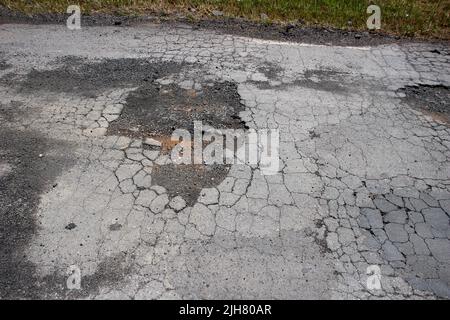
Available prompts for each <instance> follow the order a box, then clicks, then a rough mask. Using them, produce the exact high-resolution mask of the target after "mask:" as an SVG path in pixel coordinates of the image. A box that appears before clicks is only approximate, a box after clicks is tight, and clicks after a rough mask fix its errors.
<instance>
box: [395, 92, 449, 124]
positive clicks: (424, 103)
mask: <svg viewBox="0 0 450 320" xmlns="http://www.w3.org/2000/svg"><path fill="white" fill-rule="evenodd" d="M399 91H400V92H402V93H404V94H405V95H406V96H405V98H403V100H404V101H406V103H407V104H408V105H409V106H411V107H413V108H415V109H418V110H421V111H424V112H425V113H428V114H430V115H431V116H432V117H437V118H438V119H440V120H444V121H446V122H447V123H448V124H450V87H446V86H443V85H424V84H419V85H415V86H407V87H405V88H402V89H400V90H399Z"/></svg>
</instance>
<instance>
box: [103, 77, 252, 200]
mask: <svg viewBox="0 0 450 320" xmlns="http://www.w3.org/2000/svg"><path fill="white" fill-rule="evenodd" d="M242 110H244V107H243V105H242V104H241V102H240V96H239V94H238V91H237V86H236V84H234V83H231V82H221V83H212V84H210V85H207V86H203V87H202V88H201V89H199V90H194V89H184V88H181V87H180V86H178V85H177V84H174V83H172V84H169V85H160V84H159V83H157V82H151V83H147V84H144V85H142V86H141V87H139V88H138V89H137V90H135V91H133V92H131V93H130V94H129V95H128V97H127V99H126V103H125V104H124V108H123V110H122V113H121V115H120V117H119V118H118V119H117V120H115V121H113V122H111V123H110V125H109V127H108V131H107V134H108V135H118V136H128V137H135V138H142V139H145V138H149V137H151V138H153V139H155V140H158V141H159V142H160V143H161V152H162V153H166V154H169V153H170V152H171V149H172V147H173V146H174V142H173V140H171V136H172V133H173V132H174V131H175V130H178V129H185V130H187V131H188V132H189V133H190V134H192V135H193V133H194V121H201V122H202V125H204V126H210V127H212V128H214V129H246V125H245V123H244V122H243V121H242V120H241V119H240V118H239V112H240V111H242ZM175 144H176V142H175ZM204 146H205V144H204ZM229 169H230V166H229V165H226V164H212V165H211V164H163V165H156V164H155V165H154V166H153V171H152V184H154V185H159V186H162V187H164V188H165V189H166V190H167V192H168V194H169V195H170V196H171V197H175V196H181V197H183V199H184V200H185V201H186V203H187V204H188V205H193V204H194V203H195V201H196V200H197V198H198V196H199V194H200V192H201V190H202V189H203V188H210V187H214V186H217V185H219V184H220V183H221V182H222V181H223V180H224V179H225V177H226V176H227V174H228V171H229Z"/></svg>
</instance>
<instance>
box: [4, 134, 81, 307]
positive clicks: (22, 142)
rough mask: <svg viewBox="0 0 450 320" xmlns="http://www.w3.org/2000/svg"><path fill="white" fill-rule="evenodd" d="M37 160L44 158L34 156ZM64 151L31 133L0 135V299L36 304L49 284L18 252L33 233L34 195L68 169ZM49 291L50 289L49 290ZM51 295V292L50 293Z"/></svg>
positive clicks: (69, 162) (61, 146) (70, 161)
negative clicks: (0, 169) (1, 168)
mask: <svg viewBox="0 0 450 320" xmlns="http://www.w3.org/2000/svg"><path fill="white" fill-rule="evenodd" d="M40 154H43V155H44V156H41V157H40V156H39V155H40ZM70 155H71V152H70V147H69V146H68V145H65V144H63V143H62V142H59V141H55V140H51V139H48V138H46V137H43V136H41V135H40V134H38V133H36V132H20V131H17V130H14V131H13V130H8V129H0V163H6V164H8V166H9V167H10V168H11V170H9V171H7V172H6V174H2V175H0V297H2V298H8V299H10V298H37V297H41V296H42V295H43V294H45V292H46V290H47V288H50V287H52V286H53V284H48V285H47V284H46V285H45V286H44V285H42V284H43V282H44V283H45V282H46V281H50V282H51V280H50V279H47V280H44V279H39V277H38V276H37V275H36V273H35V266H34V265H33V264H32V263H30V262H29V261H28V260H27V259H26V257H25V255H24V250H25V249H26V247H27V246H28V244H29V242H30V241H31V238H32V236H33V235H34V233H35V232H36V231H37V229H38V225H37V222H36V218H35V216H36V212H37V209H38V205H39V200H40V195H41V194H42V193H44V192H46V191H48V190H50V189H51V188H52V186H53V184H54V181H55V179H56V177H57V176H59V175H60V174H61V173H62V171H63V170H65V169H67V168H68V167H70V166H71V165H72V164H73V159H72V158H71V156H70ZM49 290H50V289H49ZM50 292H51V291H50Z"/></svg>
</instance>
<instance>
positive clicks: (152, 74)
mask: <svg viewBox="0 0 450 320" xmlns="http://www.w3.org/2000/svg"><path fill="white" fill-rule="evenodd" d="M55 66H56V67H55V68H54V69H51V70H35V69H34V70H32V71H31V72H30V73H28V74H27V76H26V77H25V79H24V80H21V79H20V78H19V77H17V76H14V75H13V74H9V75H8V77H3V78H2V82H3V83H5V84H7V85H9V86H11V87H15V86H17V85H15V84H16V83H17V82H19V83H20V91H22V92H31V93H32V92H36V91H41V90H42V91H47V92H56V93H72V94H79V95H82V96H87V97H95V96H96V95H98V94H100V93H101V92H103V91H104V90H105V89H111V88H124V87H130V86H136V85H142V84H143V83H146V82H152V81H154V80H155V79H157V78H160V77H164V76H166V75H168V74H172V73H175V72H179V71H180V69H181V68H182V66H181V65H180V64H177V63H164V62H159V63H155V62H151V61H148V60H146V59H104V60H100V61H98V62H94V63H92V62H89V61H88V60H86V59H82V58H78V57H73V56H69V57H65V58H62V59H59V60H58V61H56V63H55Z"/></svg>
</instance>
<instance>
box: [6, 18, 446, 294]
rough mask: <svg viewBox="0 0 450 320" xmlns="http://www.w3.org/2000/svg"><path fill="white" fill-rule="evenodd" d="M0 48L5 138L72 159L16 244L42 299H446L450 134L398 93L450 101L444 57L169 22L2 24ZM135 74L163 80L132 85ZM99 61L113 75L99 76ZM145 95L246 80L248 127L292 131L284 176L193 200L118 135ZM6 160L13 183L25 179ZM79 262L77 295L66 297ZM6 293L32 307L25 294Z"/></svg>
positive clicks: (245, 171) (229, 179) (241, 169)
mask: <svg viewBox="0 0 450 320" xmlns="http://www.w3.org/2000/svg"><path fill="white" fill-rule="evenodd" d="M100 35H101V37H100ZM0 43H1V46H2V51H3V55H4V62H2V63H3V64H4V65H8V68H2V69H1V70H0V76H2V80H1V81H0V93H1V94H0V99H1V100H0V107H1V108H0V110H1V112H0V123H1V125H2V126H4V127H6V128H8V129H9V130H16V131H17V132H25V133H27V132H39V133H40V134H41V135H43V136H46V137H52V138H53V139H57V140H58V143H64V144H66V145H67V146H70V150H71V158H72V159H75V160H74V161H73V162H74V163H73V164H72V165H71V166H70V168H68V169H66V170H63V171H62V172H60V174H59V176H58V177H56V178H55V179H54V180H49V181H47V182H46V183H47V184H50V185H49V186H48V188H47V189H45V190H46V191H45V192H42V193H41V194H40V198H39V201H38V203H36V204H35V205H36V210H34V211H33V212H32V214H33V215H35V224H36V228H35V229H32V230H30V234H28V235H26V236H27V239H28V240H27V242H26V245H24V246H23V247H20V248H19V247H18V248H15V250H19V252H18V254H21V255H23V256H24V259H26V261H28V262H29V264H31V265H32V266H33V267H32V268H31V269H30V270H32V272H33V273H34V274H33V278H32V279H33V281H34V282H35V287H34V289H33V290H34V291H35V294H36V295H37V296H39V297H42V298H67V297H88V298H91V299H105V298H124V299H171V298H215V299H220V298H234V299H240V298H245V299H256V298H258V299H260V298H265V299H271V298H278V299H283V298H290V299H299V298H331V299H341V298H350V299H372V298H373V299H377V298H388V299H398V298H427V299H432V298H449V297H450V224H449V219H450V218H449V215H450V169H449V168H450V166H449V162H450V161H449V160H450V128H449V124H448V123H447V122H445V121H444V120H443V119H442V118H441V117H439V116H438V115H436V114H430V113H424V112H422V111H420V110H418V109H417V108H412V107H411V106H409V105H408V103H407V102H406V101H405V100H404V96H405V94H404V93H402V91H401V90H399V89H401V88H403V87H406V86H414V85H417V84H424V85H430V86H433V85H440V86H446V87H448V86H449V85H450V72H449V70H450V68H449V67H450V58H449V54H448V52H447V51H446V49H445V48H444V47H442V46H439V45H437V44H402V45H401V46H400V45H386V46H378V47H371V48H364V47H363V48H351V47H335V46H314V45H302V44H294V43H282V42H271V41H264V40H256V39H249V38H242V37H238V36H230V35H220V34H215V33H213V32H205V31H196V30H192V29H189V28H172V27H169V26H164V27H161V26H145V27H144V26H141V27H130V28H119V27H86V28H83V29H82V30H81V31H79V32H70V31H68V30H66V29H65V28H64V27H63V26H33V25H21V26H12V25H3V26H1V29H0ZM70 56H74V57H75V58H76V59H73V58H70ZM68 57H69V58H68ZM136 59H137V60H136ZM105 61H106V62H105ZM114 61H115V62H114ZM130 61H134V62H131V63H130ZM136 61H146V62H147V63H148V64H149V65H152V66H153V67H152V68H151V70H150V69H148V70H147V69H145V70H147V71H145V72H144V73H147V74H143V73H142V74H138V76H136V77H135V78H133V77H130V76H129V74H134V73H135V72H139V71H138V70H141V69H139V68H137V69H136V68H135V69H133V65H135V64H136ZM98 63H106V65H109V64H114V63H116V64H117V68H115V67H114V68H110V69H109V70H105V71H104V72H108V73H109V74H108V75H106V74H105V75H102V68H95V65H96V64H98ZM74 64H76V65H75V66H74ZM171 64H172V65H175V66H176V67H170V66H169V67H168V65H171ZM138 65H139V64H138ZM77 66H79V67H80V68H81V70H84V71H83V72H85V73H86V78H89V77H91V79H93V78H92V77H93V75H92V74H89V70H90V69H89V68H91V70H94V71H95V73H99V74H97V76H96V78H95V79H94V80H93V81H92V85H91V86H86V85H82V84H78V85H77V81H78V82H79V81H81V82H82V81H83V76H82V77H80V78H77V79H78V80H77V79H75V80H74V78H73V74H72V73H71V72H67V73H65V72H64V70H68V69H70V68H73V67H75V68H77ZM86 66H87V67H86ZM89 66H91V67H89ZM129 68H131V69H130V70H131V73H127V72H129V71H130V70H129ZM127 70H128V71H127ZM94 71H93V72H94ZM110 73H112V74H113V76H111V74H110ZM44 76H45V77H44ZM147 76H148V77H147ZM71 77H72V78H71ZM36 79H37V80H39V79H41V80H40V81H41V84H39V83H36ZM42 79H43V80H42ZM102 79H103V80H104V81H103V82H102ZM115 79H118V80H117V81H116V80H115ZM56 82H59V83H60V85H59V86H57V90H56V89H55V90H53V89H52V86H51V85H46V84H45V83H47V84H49V83H50V84H52V83H56ZM145 83H150V84H151V85H153V86H154V87H157V88H158V90H160V91H161V90H169V89H170V88H173V86H177V87H178V88H181V89H179V90H186V92H187V93H191V94H195V95H202V94H204V92H205V88H207V87H210V86H213V85H216V84H220V83H223V84H225V83H233V84H235V90H236V91H237V93H238V95H239V97H240V103H241V104H242V106H243V110H240V111H239V114H238V116H239V117H240V120H242V121H243V122H244V123H245V126H247V127H249V128H254V129H262V128H277V129H279V130H280V158H281V161H280V173H279V174H278V175H273V176H264V175H261V173H260V170H259V168H258V167H257V166H246V165H232V166H231V167H230V168H228V169H227V171H226V172H225V175H223V176H221V178H220V179H218V180H217V181H215V182H214V183H209V184H208V185H206V184H205V185H204V186H203V187H202V189H201V191H200V193H199V195H198V198H196V199H195V200H194V201H193V202H192V203H188V201H187V199H184V198H183V197H182V196H179V195H174V193H173V192H168V190H167V188H165V187H163V186H161V185H159V184H158V183H157V181H158V180H160V179H161V177H160V178H159V179H158V178H155V177H156V176H157V175H154V170H156V168H161V167H164V166H170V165H171V163H170V159H169V158H168V155H167V153H164V152H161V150H160V149H159V148H154V147H152V148H147V147H146V138H145V137H138V136H137V135H133V134H126V133H123V134H122V133H120V132H119V134H118V133H117V132H116V133H111V135H110V134H108V128H109V127H110V126H111V125H112V124H113V123H114V121H122V123H121V125H122V126H123V124H124V123H125V125H126V121H125V120H123V119H122V120H119V119H121V118H120V117H121V115H122V113H123V110H124V105H126V103H127V98H128V97H129V96H130V95H132V94H133V93H135V92H136V90H138V88H139V87H141V86H143V85H145ZM206 107H207V106H206ZM167 116H168V117H169V116H170V114H168V115H167ZM124 119H125V118H124ZM150 119H151V117H150ZM152 120H153V121H155V123H156V124H157V123H158V120H159V119H152ZM123 121H125V122H123ZM155 123H152V126H155ZM129 129H130V130H131V132H139V128H138V127H133V126H132V125H130V128H129ZM49 148H50V149H49V150H47V151H45V152H44V154H43V155H42V161H45V159H46V158H47V157H48V156H49V154H51V153H52V148H51V146H50V147H49ZM0 151H1V152H3V153H5V152H6V151H5V150H0ZM3 153H0V155H1V154H3ZM33 156H36V155H35V154H34V153H33ZM40 156H41V155H40ZM0 159H1V160H0V178H2V177H5V176H8V175H9V174H12V172H14V170H15V167H14V164H11V163H9V162H8V161H7V160H4V159H8V158H4V157H2V158H0ZM187 177H191V176H189V175H187ZM212 178H214V175H212ZM155 180H156V181H155ZM177 183H179V181H178V182H177ZM185 183H186V184H189V183H190V181H185ZM166 184H167V182H166ZM168 184H169V185H170V181H169V182H168ZM4 187H6V188H9V186H4ZM171 187H173V186H171ZM180 188H181V187H180ZM175 189H176V188H175ZM31 205H32V204H30V206H31ZM2 228H4V226H2ZM6 245H8V244H6ZM2 246H5V244H2ZM70 265H77V266H79V267H80V269H81V272H82V277H83V278H82V287H83V286H84V287H83V289H82V290H81V291H70V290H68V289H66V288H65V279H66V274H65V272H66V270H67V267H68V266H70ZM370 265H378V266H380V268H381V275H382V277H381V283H382V288H381V289H380V290H369V289H368V288H367V287H366V279H367V274H366V270H367V267H368V266H370ZM18 274H20V272H18ZM9 276H10V277H12V276H13V275H9ZM0 277H2V279H1V280H2V281H3V282H4V281H6V280H5V278H6V277H7V276H5V275H2V276H0ZM16 278H18V279H16V281H19V282H20V281H21V280H20V279H19V278H20V277H16ZM83 279H84V280H83ZM83 281H84V282H83ZM45 288H47V289H45ZM49 288H50V289H49ZM1 294H2V296H3V297H14V296H19V297H27V293H25V292H21V291H19V290H18V289H15V287H14V286H10V287H4V288H3V289H2V292H1Z"/></svg>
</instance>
